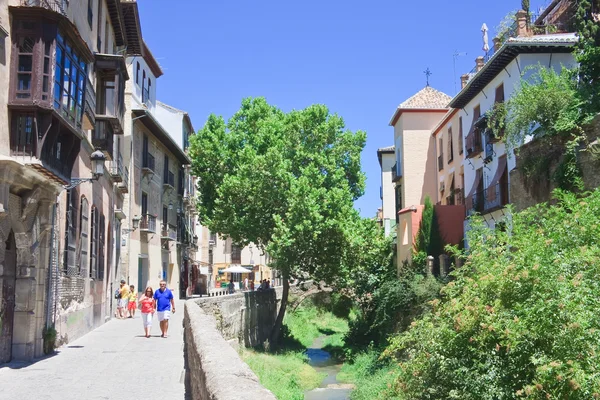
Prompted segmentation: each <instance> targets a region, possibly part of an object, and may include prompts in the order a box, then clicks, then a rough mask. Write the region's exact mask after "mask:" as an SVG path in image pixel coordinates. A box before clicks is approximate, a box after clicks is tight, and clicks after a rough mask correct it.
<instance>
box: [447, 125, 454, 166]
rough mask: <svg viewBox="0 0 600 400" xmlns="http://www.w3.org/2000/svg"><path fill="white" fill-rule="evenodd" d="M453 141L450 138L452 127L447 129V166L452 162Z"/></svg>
mask: <svg viewBox="0 0 600 400" xmlns="http://www.w3.org/2000/svg"><path fill="white" fill-rule="evenodd" d="M453 146H454V140H453V138H452V127H450V128H448V164H450V163H451V162H452V160H454V147H453Z"/></svg>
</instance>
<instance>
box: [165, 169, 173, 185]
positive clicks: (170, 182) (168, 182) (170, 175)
mask: <svg viewBox="0 0 600 400" xmlns="http://www.w3.org/2000/svg"><path fill="white" fill-rule="evenodd" d="M163 185H168V186H171V187H172V188H174V187H175V174H174V173H172V172H171V171H169V172H168V173H167V174H166V175H165V176H164V178H163Z"/></svg>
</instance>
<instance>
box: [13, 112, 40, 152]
mask: <svg viewBox="0 0 600 400" xmlns="http://www.w3.org/2000/svg"><path fill="white" fill-rule="evenodd" d="M13 115H14V116H13V121H12V125H13V129H12V135H11V150H12V153H13V155H20V156H25V155H33V154H35V146H36V143H37V140H35V135H34V134H33V114H31V113H23V114H21V113H19V114H17V113H15V114H13Z"/></svg>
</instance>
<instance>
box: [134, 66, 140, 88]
mask: <svg viewBox="0 0 600 400" xmlns="http://www.w3.org/2000/svg"><path fill="white" fill-rule="evenodd" d="M135 83H136V84H138V85H139V84H140V62H139V61H138V62H137V63H136V67H135Z"/></svg>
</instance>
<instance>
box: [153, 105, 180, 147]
mask: <svg viewBox="0 0 600 400" xmlns="http://www.w3.org/2000/svg"><path fill="white" fill-rule="evenodd" d="M154 115H155V116H156V119H158V121H159V122H160V124H161V125H162V126H163V128H165V130H166V131H167V132H168V133H169V136H171V139H173V141H174V142H175V143H177V146H179V148H180V149H182V150H183V115H184V114H183V113H181V112H176V111H175V110H173V109H171V108H169V107H165V105H164V104H163V103H161V102H157V103H156V108H155V114H154Z"/></svg>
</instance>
